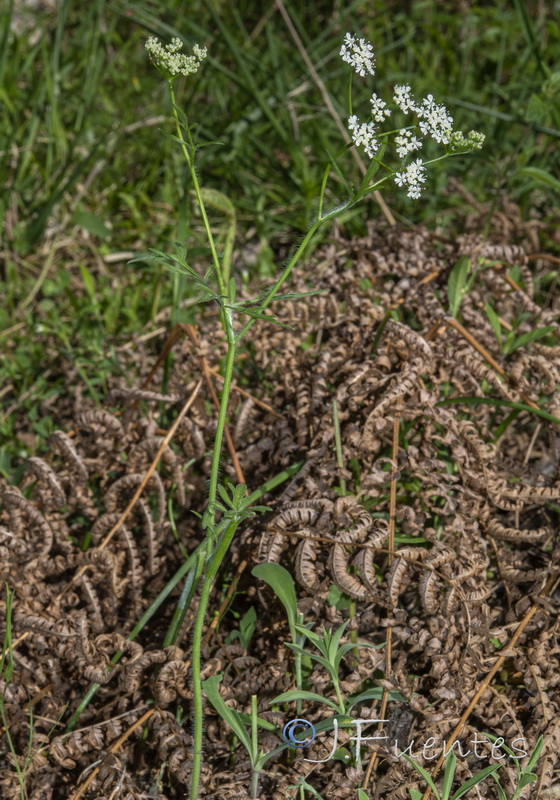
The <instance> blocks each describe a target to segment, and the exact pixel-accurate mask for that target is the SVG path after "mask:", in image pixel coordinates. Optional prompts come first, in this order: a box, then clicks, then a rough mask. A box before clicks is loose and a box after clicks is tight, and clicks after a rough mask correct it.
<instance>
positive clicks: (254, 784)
mask: <svg viewBox="0 0 560 800" xmlns="http://www.w3.org/2000/svg"><path fill="white" fill-rule="evenodd" d="M257 737H258V730H257V695H256V694H252V695H251V797H258V796H259V774H260V770H258V769H256V766H255V765H256V764H257V762H258V760H259V743H258V738H257Z"/></svg>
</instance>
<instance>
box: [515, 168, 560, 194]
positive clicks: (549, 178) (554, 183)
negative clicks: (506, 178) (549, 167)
mask: <svg viewBox="0 0 560 800" xmlns="http://www.w3.org/2000/svg"><path fill="white" fill-rule="evenodd" d="M519 174H520V175H526V176H527V177H528V178H533V180H534V181H537V183H542V184H544V185H545V186H550V188H551V189H556V191H557V192H560V180H558V178H555V177H554V175H551V174H550V172H547V171H546V170H545V169H539V168H538V167H524V168H523V169H520V170H519Z"/></svg>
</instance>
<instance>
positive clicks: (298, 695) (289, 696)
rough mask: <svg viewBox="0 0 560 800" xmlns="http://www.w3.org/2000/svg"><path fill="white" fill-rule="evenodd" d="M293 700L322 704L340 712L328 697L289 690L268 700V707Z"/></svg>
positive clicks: (300, 690)
mask: <svg viewBox="0 0 560 800" xmlns="http://www.w3.org/2000/svg"><path fill="white" fill-rule="evenodd" d="M294 700H310V701H313V702H315V703H322V704H323V705H326V706H329V708H332V709H334V710H335V711H340V709H339V707H338V706H337V704H336V703H335V702H333V701H332V700H329V698H328V697H323V695H321V694H315V692H306V691H304V690H303V689H291V690H290V691H289V692H283V693H282V694H279V695H278V697H275V698H274V700H270V701H269V705H277V704H278V703H291V702H293V701H294Z"/></svg>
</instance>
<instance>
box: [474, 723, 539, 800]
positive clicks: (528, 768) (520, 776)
mask: <svg viewBox="0 0 560 800" xmlns="http://www.w3.org/2000/svg"><path fill="white" fill-rule="evenodd" d="M484 735H485V736H487V737H488V738H489V739H490V740H491V741H493V742H496V741H499V742H500V747H502V748H503V749H504V750H505V751H506V753H508V754H509V755H510V756H511V757H512V759H513V760H514V762H515V768H516V770H517V786H516V788H515V792H514V794H513V797H511V798H510V800H518V798H519V796H520V795H521V792H522V791H523V789H524V788H525V787H526V786H528V785H529V784H530V783H534V782H535V781H536V780H537V775H536V774H535V773H534V772H533V768H534V767H535V765H536V763H537V761H538V760H539V756H540V754H541V750H542V749H543V747H544V738H543V737H542V736H539V738H538V739H537V743H536V745H535V749H534V750H533V752H532V753H531V755H530V756H529V761H528V762H527V764H526V765H525V767H524V768H523V769H522V768H521V766H520V764H519V757H518V756H516V755H515V753H514V752H513V751H512V750H510V748H509V747H508V746H507V745H506V744H504V742H503V740H502V739H501V738H500V739H498V737H497V736H493V735H492V734H491V733H486V734H484ZM492 777H493V778H494V780H495V781H496V783H497V784H498V794H499V796H500V800H508V798H507V797H506V793H505V792H504V789H503V787H502V785H501V783H500V781H499V779H498V776H497V775H493V776H492Z"/></svg>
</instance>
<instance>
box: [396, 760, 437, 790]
mask: <svg viewBox="0 0 560 800" xmlns="http://www.w3.org/2000/svg"><path fill="white" fill-rule="evenodd" d="M404 757H405V758H406V760H407V761H408V763H409V764H410V765H411V766H412V767H414V769H415V770H416V772H418V774H419V775H421V776H422V777H423V778H424V780H425V781H426V783H427V784H428V786H429V787H430V789H431V790H432V792H433V793H434V795H435V796H436V800H441V795H440V793H439V792H438V790H437V786H436V785H435V783H434V782H433V780H432V776H431V775H430V773H429V772H426V770H425V769H424V767H421V766H420V764H418V762H417V761H415V760H414V759H413V758H411V757H410V756H407V755H405V756H404Z"/></svg>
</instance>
